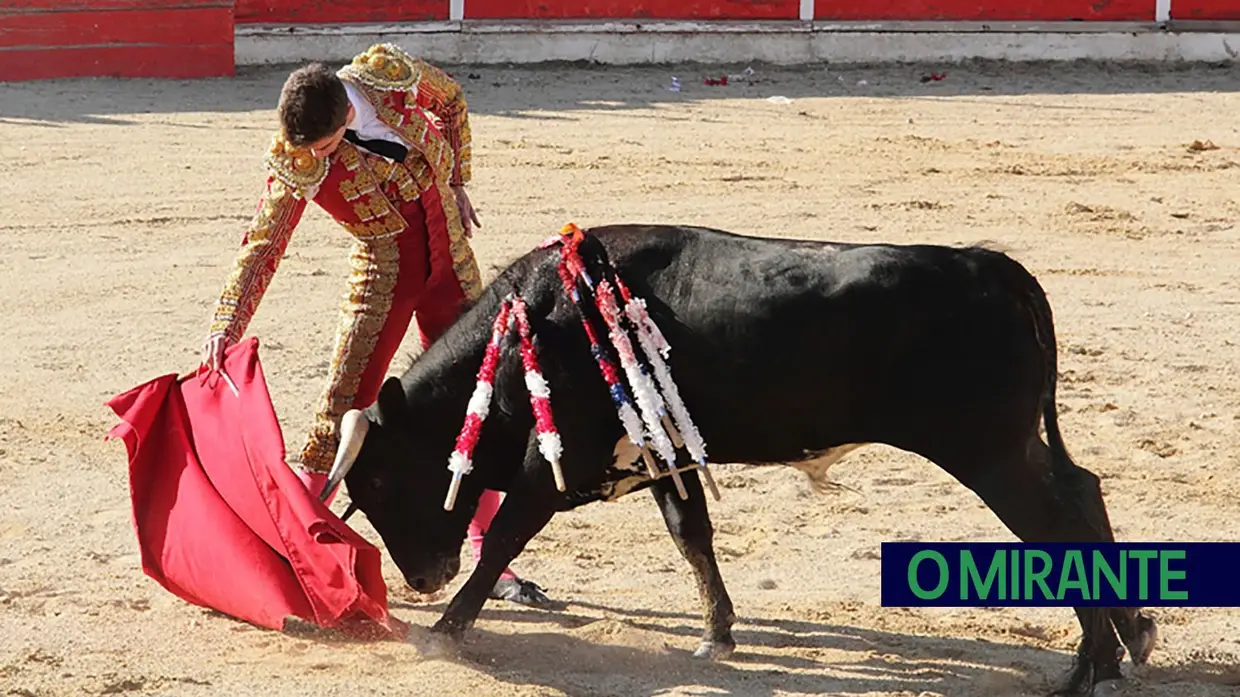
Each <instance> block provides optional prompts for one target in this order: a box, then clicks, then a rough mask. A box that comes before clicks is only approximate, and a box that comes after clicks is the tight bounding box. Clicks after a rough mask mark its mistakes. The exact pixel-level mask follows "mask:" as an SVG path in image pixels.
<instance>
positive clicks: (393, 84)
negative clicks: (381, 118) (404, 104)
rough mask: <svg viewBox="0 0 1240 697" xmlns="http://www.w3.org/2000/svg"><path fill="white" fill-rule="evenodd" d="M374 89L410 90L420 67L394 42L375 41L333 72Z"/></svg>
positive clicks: (415, 85) (418, 78)
mask: <svg viewBox="0 0 1240 697" xmlns="http://www.w3.org/2000/svg"><path fill="white" fill-rule="evenodd" d="M336 74H337V75H339V76H340V77H341V78H342V79H346V80H352V81H354V82H359V83H361V84H363V85H367V86H369V87H373V88H375V89H378V90H413V89H416V88H417V86H418V81H419V80H420V79H421V77H422V71H421V70H419V69H418V61H416V60H415V59H414V58H413V57H412V56H410V55H409V54H407V53H405V52H404V51H402V50H401V49H400V48H399V47H398V46H396V45H394V44H375V45H374V46H371V47H370V48H368V49H366V51H365V52H364V53H361V54H359V55H357V56H355V57H354V58H353V62H351V63H349V64H348V65H346V66H345V67H343V68H341V69H340V70H339V71H337V73H336Z"/></svg>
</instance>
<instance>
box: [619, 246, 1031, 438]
mask: <svg viewBox="0 0 1240 697" xmlns="http://www.w3.org/2000/svg"><path fill="white" fill-rule="evenodd" d="M596 234H598V235H599V239H600V241H602V242H603V243H604V244H605V245H606V246H607V249H608V253H609V255H611V257H612V261H613V262H614V263H615V264H616V266H617V268H618V269H619V270H620V272H621V274H622V275H623V277H624V278H625V279H626V281H628V282H629V283H630V285H631V286H633V289H634V291H635V292H636V293H638V294H639V295H641V296H643V297H646V298H647V302H648V304H649V305H650V307H651V313H652V315H653V316H654V317H655V319H656V321H657V322H658V323H659V325H660V327H661V328H662V329H663V331H664V333H665V334H666V335H667V337H668V340H669V342H670V343H671V345H672V347H673V350H672V361H671V362H672V367H673V370H674V373H675V375H676V376H677V382H678V384H679V385H681V390H682V393H684V396H685V399H686V401H687V402H688V403H689V404H690V407H691V409H693V410H694V413H695V414H697V419H698V421H699V423H700V425H701V426H702V428H703V429H704V432H707V431H709V432H710V433H713V434H714V440H715V441H716V447H714V448H712V451H714V452H715V454H721V453H720V450H721V449H722V451H723V452H730V453H732V454H731V455H725V457H728V458H729V459H737V460H745V459H747V458H746V457H745V454H746V452H747V451H750V450H752V451H754V452H756V451H758V450H761V451H763V452H770V451H772V450H778V449H779V448H780V447H781V445H779V444H787V448H788V449H789V452H788V454H787V457H789V458H790V459H795V458H794V457H793V456H796V455H799V454H800V451H801V450H803V449H815V448H825V447H831V446H833V445H837V444H839V443H841V442H872V441H874V440H882V438H881V436H882V435H883V434H886V433H890V429H889V426H890V424H892V423H894V422H898V421H901V420H905V421H908V422H910V424H914V425H913V428H933V427H934V426H935V421H934V419H933V418H927V415H929V414H933V413H936V411H937V412H938V413H948V412H950V413H955V414H960V415H969V414H976V415H977V418H982V419H984V418H986V415H987V413H992V412H994V409H995V406H996V404H997V403H999V402H1002V401H1003V400H1009V399H1023V398H1025V397H1027V396H1028V395H1030V394H1036V392H1037V387H1038V385H1039V384H1040V380H1041V372H1040V366H1041V364H1040V360H1041V356H1040V355H1039V354H1038V352H1037V345H1036V341H1034V338H1033V336H1032V325H1031V324H1030V321H1029V316H1028V312H1027V309H1026V308H1025V307H1024V306H1023V305H1022V304H1021V303H1020V302H1019V301H1018V300H1017V299H1015V298H1014V297H1013V296H1012V295H1011V293H1010V292H1009V291H1008V289H1009V288H1010V286H1011V282H1010V278H1008V276H1010V272H1011V268H1012V265H1014V264H1015V262H1013V261H1011V260H1010V259H1007V258H1006V257H1004V256H1003V255H1000V254H998V253H995V252H989V251H986V250H980V249H955V248H948V247H939V246H931V245H910V246H902V245H853V244H837V243H827V242H813V241H794V240H782V239H764V238H757V237H746V236H740V235H733V234H730V233H725V232H719V231H714V230H708V229H701V228H684V227H676V228H638V227H631V228H630V227H619V228H613V229H607V230H602V231H599V232H598V233H596ZM1028 406H1029V409H1031V410H1034V409H1036V405H1033V404H1030V405H1028ZM945 410H947V412H945ZM1031 413H1032V412H1031ZM916 422H919V423H920V424H921V426H917V425H916ZM756 426H760V430H761V434H760V437H761V439H760V440H757V441H755V440H754V439H755V437H756V434H755V427H756ZM733 436H735V441H733V440H732V437H733ZM924 436H925V434H924V433H917V434H909V438H912V439H917V438H921V437H924ZM895 445H899V444H895Z"/></svg>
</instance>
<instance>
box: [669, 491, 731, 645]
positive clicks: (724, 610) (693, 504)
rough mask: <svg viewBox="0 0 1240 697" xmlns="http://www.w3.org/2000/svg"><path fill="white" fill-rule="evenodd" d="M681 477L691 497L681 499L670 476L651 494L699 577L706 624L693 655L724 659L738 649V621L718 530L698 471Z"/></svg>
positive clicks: (673, 537)
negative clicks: (718, 552)
mask: <svg viewBox="0 0 1240 697" xmlns="http://www.w3.org/2000/svg"><path fill="white" fill-rule="evenodd" d="M681 480H682V481H683V482H684V485H685V490H686V491H687V492H688V493H689V498H688V499H681V498H680V494H678V493H677V492H676V484H675V483H674V482H673V481H672V480H671V478H670V477H664V478H663V479H660V480H658V481H656V482H655V483H654V484H653V485H652V487H651V493H653V494H654V498H655V501H657V502H658V503H659V510H660V511H662V512H663V521H664V522H665V523H667V530H668V532H670V533H671V534H672V539H673V540H675V541H676V547H677V548H679V549H680V553H681V555H683V556H684V558H685V560H686V561H688V562H689V565H690V566H692V567H693V575H694V577H695V578H696V579H697V584H698V595H699V596H700V597H701V600H702V610H703V614H704V618H703V619H704V620H705V625H706V626H705V629H704V630H703V632H702V643H701V644H700V645H699V646H698V649H697V651H694V652H693V656H694V658H724V657H727V656H728V655H730V654H731V653H732V651H733V650H735V649H736V641H735V640H734V639H733V638H732V623H733V622H735V621H736V615H735V613H734V612H733V610H732V599H731V598H730V597H728V591H727V589H726V588H724V586H723V576H722V574H720V573H719V564H718V563H717V562H716V561H715V548H714V544H713V540H714V536H715V531H714V527H713V526H712V525H711V522H710V513H709V512H708V511H707V510H706V494H705V493H704V492H703V490H702V483H701V480H700V479H699V478H698V473H697V472H695V471H689V472H685V473H683V474H682V475H681Z"/></svg>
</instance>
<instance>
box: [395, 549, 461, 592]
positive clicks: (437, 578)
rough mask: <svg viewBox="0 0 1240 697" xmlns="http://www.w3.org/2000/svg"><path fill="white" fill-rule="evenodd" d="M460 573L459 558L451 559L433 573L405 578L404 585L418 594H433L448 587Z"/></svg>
mask: <svg viewBox="0 0 1240 697" xmlns="http://www.w3.org/2000/svg"><path fill="white" fill-rule="evenodd" d="M460 571H461V560H460V558H459V557H453V558H449V559H447V560H445V561H444V562H443V564H441V565H440V566H439V568H438V569H435V570H433V571H430V572H427V573H422V574H417V575H412V574H411V575H409V576H406V577H405V583H408V584H409V587H410V588H412V589H414V590H415V591H417V592H419V593H423V594H426V593H434V592H435V591H437V590H439V589H441V588H443V587H444V586H446V585H448V584H449V583H450V582H451V581H452V579H454V578H456V575H457V574H458V573H460Z"/></svg>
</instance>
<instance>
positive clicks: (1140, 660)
mask: <svg viewBox="0 0 1240 697" xmlns="http://www.w3.org/2000/svg"><path fill="white" fill-rule="evenodd" d="M1157 645H1158V625H1157V624H1156V623H1155V622H1154V620H1153V619H1151V618H1149V617H1146V616H1145V615H1139V616H1138V617H1137V638H1136V639H1135V640H1134V641H1133V642H1132V644H1129V645H1128V653H1129V654H1130V655H1131V656H1132V662H1133V664H1134V665H1143V664H1144V663H1145V662H1146V661H1148V660H1150V654H1152V653H1154V647H1155V646H1157Z"/></svg>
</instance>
